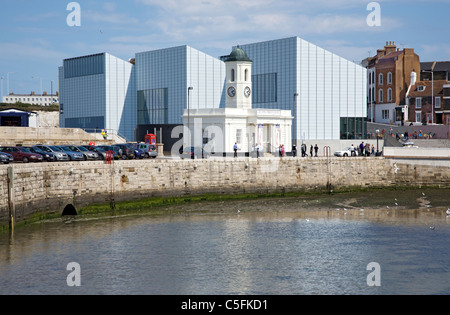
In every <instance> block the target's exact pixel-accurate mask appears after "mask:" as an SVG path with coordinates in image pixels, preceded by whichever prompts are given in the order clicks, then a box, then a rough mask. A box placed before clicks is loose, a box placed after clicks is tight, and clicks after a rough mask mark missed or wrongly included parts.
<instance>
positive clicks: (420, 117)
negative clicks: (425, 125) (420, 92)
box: [416, 112, 422, 123]
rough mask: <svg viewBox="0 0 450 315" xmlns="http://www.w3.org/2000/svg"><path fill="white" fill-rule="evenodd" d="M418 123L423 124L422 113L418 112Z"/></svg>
mask: <svg viewBox="0 0 450 315" xmlns="http://www.w3.org/2000/svg"><path fill="white" fill-rule="evenodd" d="M416 122H417V123H420V122H422V112H416Z"/></svg>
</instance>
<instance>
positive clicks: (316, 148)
mask: <svg viewBox="0 0 450 315" xmlns="http://www.w3.org/2000/svg"><path fill="white" fill-rule="evenodd" d="M318 151H319V147H318V146H317V143H316V145H315V147H314V152H315V153H316V155H315V157H317V152H318Z"/></svg>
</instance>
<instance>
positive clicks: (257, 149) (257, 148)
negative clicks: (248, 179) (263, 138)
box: [255, 144, 259, 159]
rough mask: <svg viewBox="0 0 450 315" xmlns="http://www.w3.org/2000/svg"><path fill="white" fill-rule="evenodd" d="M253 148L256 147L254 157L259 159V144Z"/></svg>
mask: <svg viewBox="0 0 450 315" xmlns="http://www.w3.org/2000/svg"><path fill="white" fill-rule="evenodd" d="M255 148H256V158H257V159H259V144H256V145H255Z"/></svg>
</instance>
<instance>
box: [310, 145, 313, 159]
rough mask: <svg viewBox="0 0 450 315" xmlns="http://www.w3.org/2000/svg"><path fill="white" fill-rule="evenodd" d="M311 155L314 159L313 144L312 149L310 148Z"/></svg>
mask: <svg viewBox="0 0 450 315" xmlns="http://www.w3.org/2000/svg"><path fill="white" fill-rule="evenodd" d="M309 153H310V154H311V157H313V145H312V144H311V148H309Z"/></svg>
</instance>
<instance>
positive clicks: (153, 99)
mask: <svg viewBox="0 0 450 315" xmlns="http://www.w3.org/2000/svg"><path fill="white" fill-rule="evenodd" d="M168 95H169V91H168V89H167V88H162V89H151V90H143V91H138V92H137V96H138V97H137V101H138V103H137V120H138V125H149V124H168V123H169V122H168V121H169V116H168V111H169V106H168V104H169V97H168Z"/></svg>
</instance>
